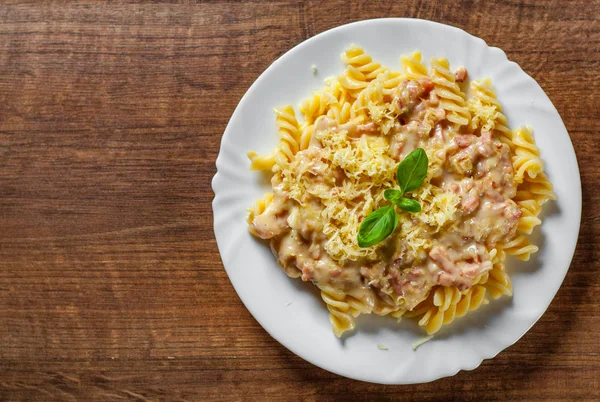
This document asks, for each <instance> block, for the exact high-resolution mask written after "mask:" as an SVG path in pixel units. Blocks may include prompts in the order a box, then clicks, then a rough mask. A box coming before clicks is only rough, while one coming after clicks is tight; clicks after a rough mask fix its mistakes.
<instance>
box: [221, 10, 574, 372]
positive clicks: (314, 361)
mask: <svg viewBox="0 0 600 402" xmlns="http://www.w3.org/2000/svg"><path fill="white" fill-rule="evenodd" d="M387 21H392V22H394V23H400V24H402V23H410V24H414V23H422V24H425V25H428V24H433V25H435V26H438V27H440V28H443V29H450V30H453V31H455V34H457V35H466V36H467V37H468V40H470V41H472V40H477V41H481V42H483V44H484V45H485V46H486V47H487V50H488V51H490V52H498V51H499V54H500V55H501V58H502V61H503V62H504V63H511V64H514V65H516V66H517V67H519V70H520V73H521V74H524V75H525V76H526V77H527V78H528V79H529V80H531V81H532V82H533V83H535V85H536V86H537V87H538V88H539V90H540V91H542V92H543V93H544V95H545V92H544V91H543V89H542V88H541V87H540V86H539V84H538V83H537V81H535V80H534V79H533V78H532V77H531V76H529V75H528V74H527V73H526V72H525V71H524V70H523V69H522V68H521V67H520V66H519V65H518V64H517V63H515V62H513V61H511V60H509V59H508V57H507V56H506V53H505V52H504V51H503V50H502V49H500V48H498V47H492V46H489V45H488V44H487V43H486V42H485V40H483V39H481V38H479V37H476V36H474V35H471V34H469V33H468V32H466V31H464V30H463V29H461V28H458V27H454V26H451V25H447V24H442V23H439V22H434V21H429V20H423V19H413V18H379V19H369V20H362V21H355V22H352V23H349V24H345V25H341V26H338V27H335V28H332V29H329V30H327V31H324V32H322V33H319V34H318V35H315V36H313V37H311V38H309V39H307V40H305V41H303V42H301V43H300V44H298V45H296V46H294V47H293V48H292V49H290V50H289V51H287V52H286V53H284V54H283V55H282V56H281V57H279V58H278V59H277V60H275V61H274V62H273V63H272V64H271V65H270V66H269V67H268V68H267V69H266V70H265V71H264V72H263V73H262V74H261V75H260V76H259V77H258V78H257V79H256V80H255V81H254V83H253V84H252V85H251V86H250V88H249V89H248V91H247V92H246V93H245V94H244V96H243V97H242V98H241V100H240V102H239V104H238V105H237V107H236V108H235V110H234V112H233V114H232V117H231V119H230V121H229V122H228V124H227V127H226V129H225V132H224V135H223V137H222V139H221V146H220V151H219V155H218V157H217V160H216V166H217V171H216V173H215V176H214V177H213V180H212V189H213V192H214V193H215V197H214V199H213V202H212V207H213V208H212V209H213V216H214V220H215V227H214V230H215V237H216V239H217V246H218V248H219V252H220V253H221V258H222V260H223V264H224V267H225V271H226V273H227V275H228V277H229V279H230V281H231V283H232V285H233V286H234V289H235V290H236V292H237V293H238V296H239V295H240V293H241V290H240V289H239V288H240V286H241V285H240V283H239V282H238V279H237V278H233V277H232V274H231V270H230V269H228V268H227V266H226V265H225V260H226V258H225V257H224V256H223V249H224V247H225V246H224V240H221V241H219V237H220V236H219V235H218V234H217V232H218V228H217V225H216V220H217V219H216V215H217V214H219V212H218V209H219V205H218V204H219V198H220V197H219V192H220V189H219V183H220V181H221V176H220V174H219V165H220V164H222V163H223V158H224V156H223V155H224V153H223V148H224V145H225V142H226V140H227V139H228V137H229V136H231V135H232V134H229V133H230V132H231V126H232V122H233V120H234V118H235V116H236V114H237V113H238V111H239V110H240V109H241V108H243V107H244V105H245V103H246V102H248V100H249V99H250V97H251V96H252V94H253V92H254V90H255V89H256V88H257V87H258V86H259V85H260V83H261V82H262V81H263V80H266V79H268V76H269V73H270V72H271V71H272V70H274V69H275V68H277V66H279V65H280V64H281V63H283V61H284V60H286V58H288V57H293V54H294V53H295V52H298V51H299V50H300V49H302V48H304V47H305V46H310V43H311V41H313V40H314V39H315V38H321V37H323V36H326V35H329V34H331V33H332V32H335V31H340V30H344V29H352V28H354V27H358V26H361V25H363V26H364V25H366V24H378V23H380V22H387ZM366 50H367V53H368V49H366ZM399 54H400V53H398V56H399ZM495 84H497V83H495ZM545 96H546V98H547V100H548V101H549V102H548V103H549V104H550V105H551V108H552V110H550V112H552V113H553V114H555V115H557V116H558V117H559V119H560V115H559V114H558V111H557V110H556V107H555V106H554V105H553V104H552V102H551V101H550V99H549V98H548V97H547V95H545ZM499 98H500V97H499ZM500 101H501V102H502V99H500ZM502 103H503V105H504V106H505V108H506V105H505V103H504V102H502ZM560 121H561V123H562V127H559V128H558V130H560V129H562V131H564V132H565V133H567V130H566V128H565V126H564V123H563V122H562V119H560ZM274 132H275V130H273V133H274ZM567 139H568V141H569V145H570V147H571V148H570V149H569V151H571V152H572V156H573V157H574V159H575V167H576V168H577V177H576V179H577V180H576V183H575V184H577V186H576V187H577V188H578V189H579V192H578V193H576V194H574V196H575V198H576V201H577V200H578V214H577V215H578V217H579V219H578V221H577V223H576V225H577V232H576V233H575V242H572V244H571V245H570V246H572V247H569V248H572V249H571V250H570V252H569V255H568V258H567V260H568V261H569V263H568V264H567V266H566V268H564V270H563V271H564V272H562V273H561V275H560V280H559V281H558V286H557V287H556V289H555V290H554V291H553V292H552V295H551V296H552V297H551V298H550V302H549V303H548V305H547V306H546V307H544V308H542V309H541V310H540V311H541V312H540V314H537V316H536V317H535V319H534V320H533V321H531V322H530V323H529V325H527V328H526V329H525V330H524V331H523V332H522V333H521V334H520V335H518V336H517V337H516V338H512V339H510V340H506V338H503V339H502V341H501V342H500V343H501V347H500V348H499V349H498V350H496V351H495V352H493V353H487V354H480V355H479V356H478V357H477V359H476V361H475V364H459V365H458V366H457V367H448V368H447V369H446V370H443V369H441V368H440V370H438V371H437V372H436V373H435V374H430V375H429V376H426V378H423V379H420V380H419V381H412V380H409V381H403V379H402V378H394V379H392V380H381V379H375V378H373V377H372V376H369V375H364V376H363V375H356V374H351V373H348V372H347V371H345V370H344V369H343V368H342V369H340V368H338V367H335V364H327V363H324V362H323V361H320V360H318V359H315V358H312V357H310V356H307V355H306V353H305V351H304V350H302V349H301V348H299V347H298V346H297V344H295V343H294V342H292V341H290V340H289V338H286V339H282V337H281V336H277V335H275V334H274V333H273V332H275V331H273V328H272V325H270V324H268V323H266V322H265V320H266V319H265V317H263V316H262V315H261V314H260V312H257V311H253V310H254V309H253V307H252V306H251V305H250V303H249V302H248V300H245V299H244V298H242V297H241V296H239V297H240V299H241V301H242V303H243V304H244V305H245V306H246V308H247V309H248V310H249V311H250V313H251V314H252V316H253V317H254V318H255V319H256V321H257V322H258V323H259V324H260V325H261V326H262V327H263V328H264V329H265V330H266V331H267V332H268V333H269V334H270V335H271V336H272V337H273V338H274V339H276V340H277V341H278V342H279V343H281V344H282V345H283V346H285V347H286V348H287V349H288V350H290V351H292V352H293V353H294V354H296V355H298V356H299V357H301V358H303V359H305V360H307V361H309V362H310V363H312V364H314V365H316V366H318V367H321V368H323V369H325V370H327V371H330V372H333V373H336V374H338V375H341V376H346V377H349V378H353V379H357V380H361V381H368V382H373V383H380V384H413V383H425V382H431V381H435V380H437V379H440V378H443V377H448V376H453V375H455V374H457V373H458V372H459V371H463V370H464V371H470V370H473V369H475V368H477V367H478V366H479V365H481V363H482V362H483V360H486V359H492V358H494V357H495V356H497V355H498V354H499V353H500V352H502V351H503V350H505V349H506V348H508V347H510V346H511V345H513V344H515V343H516V342H517V341H518V340H519V339H520V338H521V337H523V336H524V335H525V334H526V333H527V332H528V331H529V329H530V328H531V327H532V326H533V325H534V324H535V323H536V322H537V321H538V320H539V319H540V318H541V316H542V315H543V314H544V312H545V311H546V310H547V308H548V306H549V304H550V303H551V301H552V300H553V299H554V297H555V295H556V293H557V292H558V289H559V288H560V285H561V284H562V282H563V280H564V277H565V276H566V273H567V272H568V268H569V266H570V263H571V261H572V258H573V256H574V252H575V247H576V242H577V235H578V233H579V229H580V220H581V180H580V176H579V169H578V166H577V159H576V155H575V152H574V149H573V145H572V141H571V139H570V137H569V136H568V133H567ZM542 156H544V155H543V154H542ZM569 156H571V155H569ZM492 302H493V301H492ZM323 308H325V307H323ZM358 330H359V329H358Z"/></svg>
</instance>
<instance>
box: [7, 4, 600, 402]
mask: <svg viewBox="0 0 600 402" xmlns="http://www.w3.org/2000/svg"><path fill="white" fill-rule="evenodd" d="M390 16H397V17H418V18H425V19H431V20H434V21H440V22H444V23H448V24H451V25H455V26H458V27H461V28H463V29H465V30H467V31H468V32H470V33H472V34H474V35H477V36H479V37H481V38H483V39H485V40H486V41H487V42H488V43H489V44H491V45H494V46H498V47H501V48H502V49H504V50H505V51H506V53H507V55H508V56H509V58H510V59H511V60H514V61H516V62H517V63H519V64H520V65H521V66H522V67H523V68H524V69H525V71H526V72H528V73H529V74H530V75H532V76H533V77H534V78H535V79H536V80H537V81H538V82H539V83H540V84H541V86H542V87H543V88H544V90H545V91H546V93H547V94H548V95H549V96H550V98H551V99H552V101H553V102H554V104H555V105H556V107H557V109H558V110H559V112H560V114H561V115H562V117H563V119H564V122H565V124H566V126H567V129H568V130H569V133H570V135H571V138H572V140H573V143H574V145H575V150H576V152H577V157H578V160H579V164H580V169H581V179H582V183H583V200H584V204H583V217H582V228H581V233H580V237H579V244H578V247H577V251H576V253H575V258H574V260H573V264H572V265H571V269H570V270H569V273H568V275H567V277H566V279H565V282H564V284H563V286H562V287H561V289H560V291H559V292H558V294H557V296H556V298H555V300H554V301H553V302H552V305H551V306H550V308H549V310H548V311H547V313H546V314H545V315H544V316H543V317H542V319H541V320H540V321H539V322H538V323H537V324H536V325H535V326H534V327H533V328H532V329H531V331H529V333H528V334H527V335H525V337H524V338H523V339H522V340H521V341H519V342H518V343H517V344H516V345H514V346H512V347H510V348H508V349H507V350H506V351H504V352H502V353H500V355H499V356H497V357H496V358H495V359H493V360H491V361H486V362H484V363H483V364H482V365H481V367H479V368H478V369H476V370H475V371H472V372H461V373H459V374H458V375H456V376H455V377H452V378H446V379H442V380H439V381H436V382H434V383H430V384H422V385H416V386H379V385H373V384H367V383H362V382H358V381H353V380H349V379H345V378H342V377H339V376H337V375H334V374H331V373H328V372H326V371H323V370H321V369H319V368H317V367H314V366H312V365H311V364H309V363H306V362H305V361H303V360H302V359H300V358H298V357H296V356H295V355H293V354H292V353H290V352H289V351H287V350H286V349H285V348H283V347H282V346H281V345H279V344H278V343H277V342H276V341H274V340H273V339H271V337H270V336H269V335H267V333H266V332H265V331H264V330H263V329H262V328H261V327H260V326H259V325H258V324H257V323H256V322H255V321H254V319H253V318H252V317H251V316H250V314H249V313H248V311H247V310H246V309H245V308H244V306H243V305H242V303H241V302H240V300H239V298H238V297H237V295H236V293H235V292H234V290H233V288H232V286H231V284H230V283H229V280H228V279H227V276H226V274H225V271H224V270H223V266H222V264H221V262H220V258H219V254H218V251H217V246H216V243H215V240H214V236H213V229H212V214H211V205H210V202H211V200H212V197H213V194H212V191H211V188H210V180H211V178H212V176H213V174H214V172H215V165H214V162H215V159H216V157H217V153H218V151H219V142H220V139H221V135H222V133H223V130H224V129H225V125H226V124H227V121H228V119H229V117H230V115H231V114H232V112H233V110H234V108H235V106H236V105H237V103H238V101H239V99H240V98H241V96H242V95H243V94H244V92H245V91H246V90H247V88H248V87H249V86H250V85H251V84H252V82H253V81H254V80H255V79H256V78H257V77H258V75H259V74H260V73H261V72H262V71H263V70H264V69H265V68H266V67H268V66H269V64H270V63H271V62H273V61H274V60H275V59H277V57H279V56H280V55H281V54H283V53H284V52H286V51H287V50H288V49H290V48H291V47H293V46H294V45H296V44H298V43H300V42H301V41H303V40H305V39H307V38H309V37H311V36H313V35H315V34H317V33H319V32H322V31H324V30H326V29H329V28H332V27H335V26H338V25H341V24H344V23H348V22H351V21H355V20H360V19H367V18H375V17H390ZM599 18H600V1H598V0H593V1H587V0H567V1H565V0H553V1H533V0H529V1H519V0H513V1H500V0H495V1H485V2H484V1H481V2H479V1H462V2H446V1H442V0H438V1H427V2H425V1H423V2H419V1H393V2H387V1H386V2H384V1H373V0H372V1H361V2H352V1H328V2H316V1H310V2H302V1H251V2H244V3H241V2H236V1H225V0H221V1H206V2H200V3H197V4H196V3H194V4H188V3H185V4H169V3H168V2H160V1H153V2H147V3H142V2H136V1H131V2H124V3H116V2H115V3H113V2H84V1H75V2H61V1H53V2H41V1H40V2H26V1H23V2H11V1H3V2H2V3H1V4H0V400H88V399H90V400H127V399H130V400H140V401H146V400H173V401H175V400H181V401H183V400H200V399H226V400H240V399H255V400H262V399H264V398H281V399H296V398H299V399H308V400H325V399H339V400H350V399H380V400H387V399H396V398H405V399H414V400H452V399H456V400H517V399H530V400H574V399H576V398H587V399H590V400H591V399H597V398H600V334H599V333H600V280H599V268H600V264H599V263H598V258H599V253H598V246H599V245H600V237H599V236H600V233H599V232H600V230H599V229H600V190H599V189H600V165H599V158H598V155H599V153H600V147H599V143H600V141H599V135H600V95H599V91H600V86H599V84H598V83H599V82H600V23H599Z"/></svg>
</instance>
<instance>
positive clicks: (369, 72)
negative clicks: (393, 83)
mask: <svg viewBox="0 0 600 402" xmlns="http://www.w3.org/2000/svg"><path fill="white" fill-rule="evenodd" d="M342 61H343V62H344V63H346V64H347V65H348V66H352V67H354V68H355V69H356V70H358V71H359V72H360V73H361V74H363V76H364V79H365V80H366V81H371V80H374V79H375V78H377V76H378V75H379V74H380V73H382V72H383V71H384V70H385V68H383V67H381V64H379V63H377V62H375V61H373V59H372V58H371V56H369V55H368V54H365V51H364V50H363V49H362V48H361V47H360V46H356V45H354V44H353V45H351V46H350V47H349V48H348V49H346V50H345V51H344V53H342Z"/></svg>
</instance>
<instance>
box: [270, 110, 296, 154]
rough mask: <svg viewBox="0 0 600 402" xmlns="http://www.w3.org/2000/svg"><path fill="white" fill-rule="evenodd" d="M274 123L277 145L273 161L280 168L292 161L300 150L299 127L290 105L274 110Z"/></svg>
mask: <svg viewBox="0 0 600 402" xmlns="http://www.w3.org/2000/svg"><path fill="white" fill-rule="evenodd" d="M273 111H274V112H275V114H276V116H277V117H276V119H275V122H276V124H277V128H278V130H277V135H278V136H279V144H278V146H277V149H276V150H275V160H276V162H277V164H279V165H280V166H285V165H287V164H288V163H289V162H291V161H292V159H294V155H296V153H297V152H298V151H299V150H300V136H301V132H300V127H299V126H298V120H296V113H295V112H294V108H293V107H292V106H291V105H287V106H284V107H282V108H275V109H273Z"/></svg>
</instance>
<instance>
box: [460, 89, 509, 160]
mask: <svg viewBox="0 0 600 402" xmlns="http://www.w3.org/2000/svg"><path fill="white" fill-rule="evenodd" d="M469 88H470V93H471V96H470V98H469V101H468V107H469V110H470V111H471V114H472V116H473V117H472V119H471V124H470V129H471V130H475V129H476V128H477V127H482V129H485V130H494V133H495V134H496V135H497V136H498V138H499V139H500V141H502V142H504V143H505V144H507V145H508V146H509V147H510V148H511V150H512V149H513V148H514V145H513V142H512V138H513V132H512V130H511V129H510V128H508V125H507V124H508V123H507V120H506V116H505V115H504V114H503V113H502V106H501V105H500V102H498V99H497V98H496V92H495V91H494V89H493V87H492V80H491V79H489V78H483V79H479V80H473V81H472V82H471V84H470V86H469Z"/></svg>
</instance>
